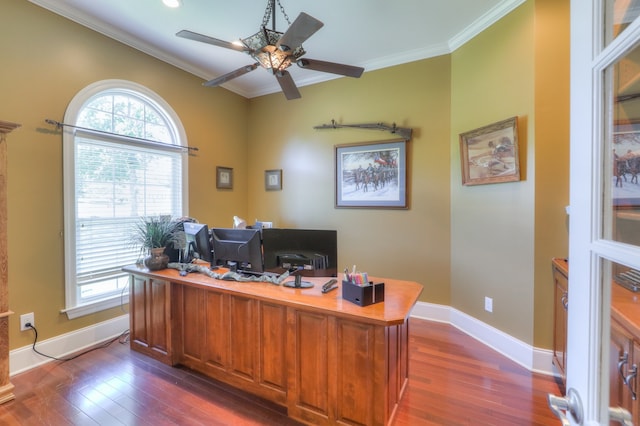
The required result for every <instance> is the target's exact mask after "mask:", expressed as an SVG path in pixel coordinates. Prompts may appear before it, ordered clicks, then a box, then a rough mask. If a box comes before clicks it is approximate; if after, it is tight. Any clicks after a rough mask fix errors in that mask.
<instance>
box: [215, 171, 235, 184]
mask: <svg viewBox="0 0 640 426" xmlns="http://www.w3.org/2000/svg"><path fill="white" fill-rule="evenodd" d="M216 188H218V189H233V169H232V168H230V167H220V166H218V167H216Z"/></svg>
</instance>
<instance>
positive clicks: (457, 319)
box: [9, 302, 555, 375]
mask: <svg viewBox="0 0 640 426" xmlns="http://www.w3.org/2000/svg"><path fill="white" fill-rule="evenodd" d="M411 317H414V318H420V319H425V320H429V321H437V322H444V323H448V324H451V325H453V326H454V327H456V328H458V329H459V330H461V331H462V332H464V333H466V334H468V335H469V336H471V337H473V338H474V339H476V340H478V341H480V342H481V343H483V344H485V345H487V346H489V347H491V348H492V349H494V350H496V351H498V352H499V353H501V354H502V355H504V356H506V357H507V358H509V359H511V360H512V361H514V362H516V363H518V364H520V365H522V366H523V367H525V368H526V369H528V370H530V371H532V372H536V373H541V374H546V375H555V370H554V368H553V365H552V363H551V359H552V355H553V354H552V351H550V350H548V349H539V348H535V347H533V346H531V345H528V344H526V343H524V342H522V341H520V340H518V339H516V338H514V337H512V336H510V335H508V334H506V333H504V332H502V331H500V330H498V329H497V328H494V327H492V326H490V325H488V324H485V323H483V322H482V321H480V320H478V319H476V318H474V317H472V316H470V315H467V314H465V313H463V312H460V311H458V310H456V309H454V308H452V307H450V306H445V305H436V304H433V303H426V302H418V303H416V305H415V306H414V308H413V310H412V311H411ZM128 328H129V315H128V314H127V315H121V316H119V317H116V318H113V319H111V320H108V321H104V322H101V323H98V324H95V325H91V326H89V327H85V328H81V329H80V330H75V331H73V332H71V333H66V334H62V335H60V336H56V337H53V338H51V339H47V340H43V341H41V342H38V345H37V349H38V350H39V351H40V352H42V353H45V354H47V355H51V356H55V357H57V358H61V357H64V356H66V355H69V354H72V353H75V352H78V351H81V350H82V349H85V348H88V347H91V346H94V345H95V344H97V343H100V342H104V341H106V340H109V339H112V338H114V337H116V336H118V335H120V334H122V333H123V332H124V331H125V330H127V329H128ZM50 361H52V360H51V359H50V358H46V357H43V356H41V355H38V354H37V353H35V352H34V351H33V350H32V347H31V345H29V346H24V347H22V348H18V349H14V350H12V351H11V352H10V353H9V374H10V375H14V374H18V373H21V372H23V371H26V370H29V369H32V368H34V367H37V366H39V365H42V364H46V363H47V362H50Z"/></svg>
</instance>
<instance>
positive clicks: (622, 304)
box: [553, 259, 640, 425]
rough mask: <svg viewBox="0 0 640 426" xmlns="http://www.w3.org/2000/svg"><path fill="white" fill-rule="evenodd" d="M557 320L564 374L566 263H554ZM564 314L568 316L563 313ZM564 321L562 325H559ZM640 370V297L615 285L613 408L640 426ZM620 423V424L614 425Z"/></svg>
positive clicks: (558, 358)
mask: <svg viewBox="0 0 640 426" xmlns="http://www.w3.org/2000/svg"><path fill="white" fill-rule="evenodd" d="M553 276H554V281H555V288H556V290H555V295H556V299H555V317H554V330H555V331H554V348H553V363H554V365H556V366H557V367H558V369H559V370H561V371H562V372H563V374H564V366H565V360H566V332H567V327H566V310H565V309H562V307H563V305H566V303H565V302H566V300H567V296H566V288H567V287H566V282H567V277H568V268H567V264H566V262H564V261H563V260H558V259H554V260H553ZM563 312H564V314H563ZM559 322H562V324H558V323H559ZM639 368H640V298H639V297H638V293H634V292H632V291H629V290H627V289H625V288H623V287H622V286H620V285H618V284H616V283H612V284H611V330H610V340H609V406H610V407H622V408H624V409H626V410H628V411H629V412H630V413H631V415H632V419H633V423H634V424H638V425H640V402H639V401H638V397H639V396H640V395H637V392H638V390H639V385H640V383H639V381H640V379H639V378H638V369H639ZM612 424H618V423H615V422H614V423H612Z"/></svg>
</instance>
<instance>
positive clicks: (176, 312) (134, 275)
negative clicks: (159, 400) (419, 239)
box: [124, 266, 422, 425]
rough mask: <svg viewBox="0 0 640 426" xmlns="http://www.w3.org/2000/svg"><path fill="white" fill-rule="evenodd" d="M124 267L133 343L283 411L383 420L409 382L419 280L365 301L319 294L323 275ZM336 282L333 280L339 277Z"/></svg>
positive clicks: (389, 283)
mask: <svg viewBox="0 0 640 426" xmlns="http://www.w3.org/2000/svg"><path fill="white" fill-rule="evenodd" d="M124 271H126V272H128V273H130V274H131V283H132V286H131V291H130V306H131V309H130V312H131V315H130V318H131V340H130V341H131V348H132V349H134V350H136V351H139V352H142V353H145V354H147V355H149V356H152V357H154V358H156V359H159V360H160V361H162V362H165V363H168V364H171V365H175V364H181V365H185V366H187V367H189V368H192V369H194V370H196V371H199V372H202V373H204V374H206V375H208V376H209V377H212V378H214V379H217V380H220V381H222V382H225V383H228V384H230V385H232V386H235V387H237V388H239V389H242V390H244V391H247V392H250V393H253V394H255V395H258V396H261V397H263V398H266V399H268V400H270V401H273V402H275V403H278V404H280V405H283V406H284V407H286V408H287V410H288V414H289V416H290V417H293V418H295V419H297V420H299V421H302V422H304V423H308V424H314V425H330V424H363V425H387V424H390V423H391V422H392V420H393V415H394V413H395V411H396V409H397V406H398V403H399V401H400V399H401V397H402V394H403V391H404V389H405V387H406V383H407V380H408V369H409V353H408V341H409V337H408V335H409V321H408V317H409V314H410V312H411V309H412V307H413V306H414V305H415V303H416V302H417V300H418V297H419V295H420V293H421V292H422V286H421V285H420V284H418V283H415V282H412V281H402V280H394V279H376V281H384V282H385V301H384V302H381V303H377V304H373V305H369V306H365V307H361V306H358V305H355V304H353V303H351V302H348V301H346V300H343V299H342V291H341V289H340V288H338V289H337V290H334V291H332V292H329V293H326V294H323V293H322V292H321V287H322V284H323V283H324V282H326V281H327V280H328V279H329V278H326V277H305V281H311V282H313V283H314V284H315V285H314V287H313V288H310V289H295V288H289V287H284V286H278V285H274V284H270V283H264V282H236V281H223V280H217V279H214V278H211V277H208V276H206V275H204V274H199V273H191V274H189V275H187V276H186V277H182V276H180V275H179V274H178V271H176V270H172V269H166V270H163V271H157V272H150V271H148V270H147V269H145V268H139V267H137V266H128V267H125V268H124ZM339 281H340V278H339Z"/></svg>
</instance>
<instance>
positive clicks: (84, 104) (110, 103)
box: [63, 80, 187, 318]
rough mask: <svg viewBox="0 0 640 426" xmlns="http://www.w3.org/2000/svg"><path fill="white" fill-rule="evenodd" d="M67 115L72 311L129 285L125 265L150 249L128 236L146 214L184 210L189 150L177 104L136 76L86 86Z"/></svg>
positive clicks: (68, 291)
mask: <svg viewBox="0 0 640 426" xmlns="http://www.w3.org/2000/svg"><path fill="white" fill-rule="evenodd" d="M65 121H66V122H67V123H68V124H71V126H69V127H66V128H65V132H64V136H63V140H64V179H65V275H66V308H65V311H66V312H67V314H69V311H73V310H78V309H80V310H83V312H84V311H85V310H87V309H86V306H89V305H92V304H93V305H99V304H101V303H102V301H105V300H115V299H116V298H117V299H119V298H120V297H121V296H122V295H123V294H125V293H126V288H127V283H128V278H127V276H126V274H124V273H123V272H122V270H121V268H122V267H123V266H125V265H129V264H133V263H135V262H136V261H137V260H138V259H140V258H141V257H144V256H145V255H146V253H142V252H141V251H140V248H139V247H137V246H135V245H134V244H132V239H131V235H132V234H133V229H134V227H135V225H136V224H137V223H139V221H140V220H141V217H145V216H158V215H169V216H172V217H180V216H184V215H185V214H186V209H185V205H184V203H185V201H184V200H185V199H186V182H187V179H186V176H187V172H186V165H187V160H186V156H187V153H186V150H185V149H184V147H185V146H186V137H185V136H184V130H183V129H182V127H181V126H180V123H179V120H178V118H177V116H176V115H175V112H174V111H173V110H172V109H171V108H170V107H169V105H168V104H166V103H165V102H164V101H163V100H162V99H161V98H159V97H158V96H157V95H156V94H155V93H153V92H151V91H150V90H148V89H147V88H145V87H143V86H140V85H137V84H134V83H131V82H126V81H123V80H106V81H103V82H98V83H95V84H94V85H91V86H89V87H87V88H85V89H84V90H83V91H81V92H80V93H79V94H78V95H76V97H75V98H74V100H73V101H72V102H71V103H70V105H69V108H68V109H67V112H66V114H65ZM113 303H115V302H113ZM113 303H111V302H109V303H107V304H105V303H102V304H103V306H104V307H103V308H106V307H110V306H114V304H113ZM96 310H99V309H98V308H96V309H94V310H89V311H87V312H86V313H90V312H95V311H96ZM77 315H84V313H81V314H77ZM77 315H74V316H77ZM69 316H70V318H71V317H74V316H72V315H69Z"/></svg>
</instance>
